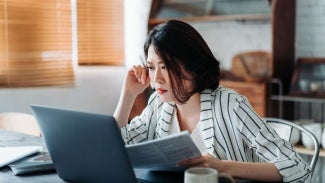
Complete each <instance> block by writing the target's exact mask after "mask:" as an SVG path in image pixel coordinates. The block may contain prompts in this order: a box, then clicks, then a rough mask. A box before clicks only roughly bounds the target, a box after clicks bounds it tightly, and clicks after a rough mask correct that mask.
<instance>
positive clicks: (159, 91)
mask: <svg viewBox="0 0 325 183" xmlns="http://www.w3.org/2000/svg"><path fill="white" fill-rule="evenodd" d="M166 92H167V90H163V89H161V88H157V93H159V94H164V93H166Z"/></svg>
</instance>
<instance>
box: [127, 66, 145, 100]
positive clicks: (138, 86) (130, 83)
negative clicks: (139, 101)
mask: <svg viewBox="0 0 325 183" xmlns="http://www.w3.org/2000/svg"><path fill="white" fill-rule="evenodd" d="M149 83H150V78H149V75H148V71H147V69H146V68H145V67H143V66H140V65H138V66H133V67H132V68H131V69H129V71H128V73H127V75H126V79H125V84H124V87H125V90H126V91H127V92H130V93H132V94H135V95H138V94H140V93H142V92H143V91H144V90H145V89H146V88H147V87H148V86H149Z"/></svg>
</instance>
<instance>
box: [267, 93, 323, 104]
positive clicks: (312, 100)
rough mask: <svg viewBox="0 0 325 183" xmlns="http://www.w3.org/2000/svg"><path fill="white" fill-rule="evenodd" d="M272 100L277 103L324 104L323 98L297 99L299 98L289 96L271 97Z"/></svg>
mask: <svg viewBox="0 0 325 183" xmlns="http://www.w3.org/2000/svg"><path fill="white" fill-rule="evenodd" d="M271 99H272V100H278V101H289V102H290V101H291V102H308V103H325V98H316V97H299V96H290V95H284V96H281V95H273V96H271Z"/></svg>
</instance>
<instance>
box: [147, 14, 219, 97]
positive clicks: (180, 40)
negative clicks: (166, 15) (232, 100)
mask: <svg viewBox="0 0 325 183" xmlns="http://www.w3.org/2000/svg"><path fill="white" fill-rule="evenodd" d="M150 45H153V47H154V49H155V52H156V53H157V54H158V56H159V57H160V58H161V59H162V60H163V61H164V62H165V65H166V67H167V70H168V74H169V77H170V79H171V87H172V90H173V94H174V96H175V98H176V99H177V100H178V102H180V103H185V102H186V101H187V100H188V99H189V98H190V97H191V96H192V95H193V94H195V93H197V92H202V91H203V90H205V89H212V90H215V89H216V88H217V87H218V86H219V79H220V78H219V77H220V68H219V61H218V60H217V59H216V58H215V57H214V55H213V53H212V52H211V50H210V48H209V46H208V45H207V43H206V42H205V41H204V39H203V38H202V36H201V35H200V34H199V32H198V31H197V30H195V29H194V28H193V27H192V26H191V25H189V24H187V23H185V22H182V21H178V20H170V21H168V22H166V23H162V24H159V25H158V26H156V27H155V28H153V29H152V30H151V31H150V32H149V34H148V36H147V39H146V41H145V44H144V54H145V57H146V59H147V57H148V49H149V46H150ZM184 79H185V80H191V81H192V83H193V86H194V87H193V88H192V90H191V91H189V90H188V88H187V87H186V86H185V84H184V82H183V80H184Z"/></svg>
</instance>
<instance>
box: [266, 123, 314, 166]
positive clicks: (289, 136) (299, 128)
mask: <svg viewBox="0 0 325 183" xmlns="http://www.w3.org/2000/svg"><path fill="white" fill-rule="evenodd" d="M265 119H266V122H267V123H268V124H270V125H271V126H273V127H274V125H277V126H278V127H279V125H282V127H283V128H282V129H285V128H288V127H289V128H290V129H289V130H287V131H289V133H286V134H285V133H281V132H280V133H279V132H278V131H277V129H279V128H275V130H276V131H277V133H278V134H279V136H280V137H281V138H283V139H285V140H288V141H290V138H291V135H292V132H293V131H294V129H297V130H299V131H300V132H301V133H304V134H306V135H307V136H308V137H309V138H310V139H311V140H312V142H313V143H314V153H313V156H312V159H311V162H310V164H309V165H310V169H311V170H312V172H314V169H315V166H316V163H317V160H318V156H319V149H320V148H319V142H318V140H317V138H316V136H315V135H314V134H313V133H311V132H310V131H309V130H307V129H306V128H304V127H302V126H300V125H298V124H295V123H293V122H291V121H288V120H284V119H279V118H265ZM281 134H284V135H281Z"/></svg>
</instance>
